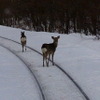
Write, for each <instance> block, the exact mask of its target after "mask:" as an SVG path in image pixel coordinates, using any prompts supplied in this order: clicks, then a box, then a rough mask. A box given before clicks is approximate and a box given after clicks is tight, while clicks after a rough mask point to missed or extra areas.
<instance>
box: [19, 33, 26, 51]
mask: <svg viewBox="0 0 100 100" xmlns="http://www.w3.org/2000/svg"><path fill="white" fill-rule="evenodd" d="M24 33H25V32H21V38H20V40H21V45H22V52H24V48H25V50H26V36H25V34H24Z"/></svg>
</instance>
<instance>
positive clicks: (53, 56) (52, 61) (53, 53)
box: [52, 53, 54, 65]
mask: <svg viewBox="0 0 100 100" xmlns="http://www.w3.org/2000/svg"><path fill="white" fill-rule="evenodd" d="M52 65H54V53H53V54H52Z"/></svg>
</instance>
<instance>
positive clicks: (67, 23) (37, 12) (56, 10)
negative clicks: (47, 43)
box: [0, 0, 100, 35]
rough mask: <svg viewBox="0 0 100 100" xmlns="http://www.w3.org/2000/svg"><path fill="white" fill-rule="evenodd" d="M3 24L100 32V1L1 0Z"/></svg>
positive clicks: (31, 27) (35, 28)
mask: <svg viewBox="0 0 100 100" xmlns="http://www.w3.org/2000/svg"><path fill="white" fill-rule="evenodd" d="M0 25H5V26H11V27H17V28H22V29H25V30H35V31H45V32H59V33H61V34H69V33H71V32H75V33H76V32H79V33H84V34H86V35H89V34H91V35H98V34H100V0H0Z"/></svg>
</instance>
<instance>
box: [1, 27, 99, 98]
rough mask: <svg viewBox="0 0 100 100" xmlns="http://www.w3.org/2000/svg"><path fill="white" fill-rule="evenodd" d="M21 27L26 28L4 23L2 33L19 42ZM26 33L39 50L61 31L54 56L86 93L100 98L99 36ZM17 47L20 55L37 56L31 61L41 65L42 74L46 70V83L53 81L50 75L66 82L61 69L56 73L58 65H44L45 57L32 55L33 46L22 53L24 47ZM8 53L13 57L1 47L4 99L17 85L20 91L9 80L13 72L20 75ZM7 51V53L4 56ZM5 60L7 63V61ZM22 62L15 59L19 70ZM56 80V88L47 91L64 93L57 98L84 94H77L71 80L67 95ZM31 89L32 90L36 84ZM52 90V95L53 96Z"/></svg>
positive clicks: (2, 91) (90, 96)
mask: <svg viewBox="0 0 100 100" xmlns="http://www.w3.org/2000/svg"><path fill="white" fill-rule="evenodd" d="M21 31H22V30H21V29H14V28H9V27H5V26H0V36H3V37H7V38H10V39H13V40H16V41H18V42H20V32H21ZM25 34H26V36H27V45H28V46H31V47H32V48H35V49H36V50H38V51H40V52H41V45H42V44H43V43H51V42H52V39H51V36H58V35H60V39H59V43H58V48H57V50H56V53H55V58H54V59H55V62H56V63H57V64H59V65H60V66H61V67H62V68H64V69H65V70H66V71H67V72H68V73H69V74H70V75H71V76H72V77H73V78H74V79H75V81H76V82H77V83H78V84H79V85H80V86H81V87H82V89H83V90H84V91H85V93H86V94H87V95H88V96H89V98H90V99H91V100H99V99H100V41H99V40H95V37H93V36H85V35H79V34H75V33H73V34H69V35H64V34H58V33H46V32H33V31H31V32H29V31H25ZM9 46H12V44H10V45H9ZM16 51H19V54H20V55H25V56H28V55H30V59H27V60H32V59H33V61H31V62H32V63H33V64H34V65H35V66H36V67H37V68H38V70H39V73H38V74H39V75H40V74H42V73H43V72H44V76H43V79H44V78H45V79H44V81H43V82H42V84H44V86H47V85H48V84H49V85H50V81H49V82H48V81H46V80H47V78H51V79H52V80H53V81H54V82H55V79H57V80H56V81H57V82H60V83H59V84H62V82H65V81H64V80H63V78H62V77H60V75H59V74H61V73H56V74H58V75H56V74H55V72H56V71H57V70H56V69H55V67H54V66H50V67H49V68H43V67H42V61H41V60H42V57H41V58H39V59H38V55H37V54H33V56H32V55H31V51H30V50H27V52H24V53H22V52H21V47H19V48H18V50H17V49H16ZM5 54H7V55H6V56H7V57H8V58H10V56H11V54H9V53H8V52H7V51H6V50H3V48H1V47H0V87H2V89H0V98H1V99H2V100H8V99H7V98H9V93H10V92H9V90H11V91H14V90H13V89H16V91H17V86H14V85H12V83H13V82H12V83H9V81H10V80H9V78H12V79H13V76H11V75H13V73H14V75H15V78H16V79H18V77H17V76H16V74H15V72H14V71H13V68H12V67H9V66H11V65H12V64H11V65H10V63H9V62H11V61H10V60H9V59H7V57H5ZM3 55H4V57H2V56H3ZM13 60H14V59H13ZM4 62H5V63H6V64H4ZM7 66H8V67H7ZM20 66H21V65H19V64H18V62H17V61H16V60H14V67H15V69H17V67H18V68H19V69H17V70H16V72H18V71H20ZM5 68H6V70H5ZM15 69H14V70H15ZM10 71H11V73H12V74H10V75H8V76H7V77H6V79H5V80H3V79H4V77H1V76H3V75H4V76H5V75H6V74H9V73H10ZM12 71H13V72H12ZM8 72H9V73H8ZM40 72H41V73H40ZM45 72H46V73H45ZM48 72H49V73H48ZM58 72H59V71H58ZM5 73H6V74H5ZM22 73H23V74H25V75H26V72H24V71H23V72H20V74H22ZM53 76H54V77H55V78H54V79H53ZM19 77H20V76H19ZM26 77H30V75H26ZM63 77H64V76H63ZM7 78H8V79H7ZM41 78H42V76H41ZM2 80H3V83H2ZM19 80H21V79H19ZM40 80H42V79H40ZM58 80H59V81H58ZM22 81H23V80H21V83H20V82H19V83H16V85H18V84H21V85H22ZM27 81H28V80H27ZM30 81H32V80H30ZM66 81H67V80H66ZM17 82H18V81H17ZM54 82H51V85H52V87H53V88H54V92H53V91H51V90H52V89H51V88H48V89H49V90H46V89H45V91H47V92H48V95H49V93H51V92H52V93H51V94H52V95H53V96H55V99H54V100H56V98H57V97H60V96H59V95H57V94H60V93H61V98H57V100H81V99H80V98H78V99H77V98H75V95H76V97H77V95H79V94H78V93H76V94H74V93H75V92H76V90H75V87H73V86H72V85H71V84H70V83H69V82H65V83H66V84H67V86H68V88H67V89H68V90H66V89H65V90H66V91H68V92H69V93H70V94H66V95H63V94H64V92H65V90H64V87H61V88H60V90H58V87H57V86H59V85H58V84H57V85H56V84H55V83H54ZM65 83H63V85H65ZM9 84H10V85H11V86H10V87H9ZM30 84H32V83H30V82H29V83H27V84H26V86H27V87H28V85H30ZM5 85H6V86H7V85H8V86H7V87H9V88H10V89H9V90H7V88H6V89H5ZM55 87H56V88H57V91H56V93H55V90H56V89H55ZM22 88H23V87H22ZM46 88H47V87H46ZM73 88H74V89H73ZM29 89H30V87H29V88H28V90H29ZM50 89H51V90H50ZM16 91H15V92H16ZM29 91H31V92H32V88H31V90H29ZM72 91H73V93H72ZM17 93H18V91H17V92H16V96H15V94H14V95H13V93H11V94H10V96H11V95H12V97H13V96H14V97H17V95H18V94H17ZM71 93H72V94H71ZM7 94H8V95H7ZM29 94H30V93H29ZM51 94H50V96H52V95H51ZM2 96H4V97H5V98H3V97H2ZM71 96H73V98H71ZM29 98H30V99H29V100H32V99H33V97H31V96H30V95H29ZM49 98H50V97H49ZM50 99H51V98H50ZM9 100H13V99H12V98H10V99H9ZM14 100H25V99H24V98H22V99H20V98H17V99H14ZM35 100H36V99H35ZM37 100H38V99H37ZM52 100H53V99H52Z"/></svg>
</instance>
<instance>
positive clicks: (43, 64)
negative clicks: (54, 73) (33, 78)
mask: <svg viewBox="0 0 100 100" xmlns="http://www.w3.org/2000/svg"><path fill="white" fill-rule="evenodd" d="M43 67H44V54H43Z"/></svg>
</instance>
